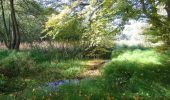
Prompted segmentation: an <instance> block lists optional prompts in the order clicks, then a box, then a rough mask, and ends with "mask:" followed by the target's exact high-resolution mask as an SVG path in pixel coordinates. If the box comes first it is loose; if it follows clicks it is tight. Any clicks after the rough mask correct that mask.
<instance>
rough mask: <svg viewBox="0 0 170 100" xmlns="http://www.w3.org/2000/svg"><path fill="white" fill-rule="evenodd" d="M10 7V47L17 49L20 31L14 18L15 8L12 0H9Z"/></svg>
mask: <svg viewBox="0 0 170 100" xmlns="http://www.w3.org/2000/svg"><path fill="white" fill-rule="evenodd" d="M10 8H11V21H12V33H11V36H12V44H11V46H12V49H16V50H18V49H19V46H20V32H19V27H18V23H17V20H16V15H15V9H14V0H10Z"/></svg>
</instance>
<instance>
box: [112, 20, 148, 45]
mask: <svg viewBox="0 0 170 100" xmlns="http://www.w3.org/2000/svg"><path fill="white" fill-rule="evenodd" d="M146 27H149V24H148V23H146V22H140V21H136V20H129V24H127V25H125V28H124V30H123V31H122V33H121V34H119V35H117V36H116V41H115V43H116V44H117V45H118V46H121V45H127V46H137V45H143V46H145V45H147V44H146V41H145V39H144V38H145V37H144V35H142V34H143V31H144V29H145V28H146Z"/></svg>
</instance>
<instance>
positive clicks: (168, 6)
mask: <svg viewBox="0 0 170 100" xmlns="http://www.w3.org/2000/svg"><path fill="white" fill-rule="evenodd" d="M165 3H166V6H165V9H166V11H167V14H168V21H170V0H166V2H165Z"/></svg>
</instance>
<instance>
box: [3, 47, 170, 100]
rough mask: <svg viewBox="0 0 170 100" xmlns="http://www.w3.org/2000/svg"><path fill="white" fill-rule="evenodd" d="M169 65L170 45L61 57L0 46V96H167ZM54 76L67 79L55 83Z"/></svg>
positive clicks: (65, 99)
mask: <svg viewBox="0 0 170 100" xmlns="http://www.w3.org/2000/svg"><path fill="white" fill-rule="evenodd" d="M73 56H74V55H73ZM169 65H170V53H169V51H162V50H160V49H156V48H126V49H121V48H119V49H118V50H114V51H113V52H112V57H111V59H110V60H105V59H78V58H63V55H61V53H58V52H56V51H55V50H46V49H45V50H42V49H40V50H39V49H34V50H21V51H19V52H17V51H10V50H0V92H1V93H0V99H1V100H21V99H22V100H23V99H25V100H27V99H29V100H42V99H44V100H46V99H48V100H82V99H83V100H84V99H86V100H101V99H106V100H114V99H124V100H128V99H132V100H136V99H139V100H140V99H141V100H143V99H146V100H148V99H151V98H152V99H154V100H160V99H165V100H168V99H169V98H170V85H169V82H170V66H169ZM63 80H65V81H66V82H68V81H69V82H71V83H66V84H63V83H62V82H63ZM72 80H73V81H72ZM74 80H75V81H74ZM53 82H57V86H58V84H63V85H60V86H59V87H55V85H56V84H54V87H51V86H50V85H49V83H53Z"/></svg>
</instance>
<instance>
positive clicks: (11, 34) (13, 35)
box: [0, 0, 20, 50]
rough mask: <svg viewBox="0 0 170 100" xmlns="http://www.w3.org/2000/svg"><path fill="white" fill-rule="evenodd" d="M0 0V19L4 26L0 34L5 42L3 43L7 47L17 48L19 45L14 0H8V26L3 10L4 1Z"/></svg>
mask: <svg viewBox="0 0 170 100" xmlns="http://www.w3.org/2000/svg"><path fill="white" fill-rule="evenodd" d="M0 2H1V11H2V16H3V17H2V19H3V24H4V28H5V32H1V35H2V36H3V40H4V42H5V45H6V46H7V48H8V49H16V50H18V49H19V46H20V31H19V26H18V22H17V19H16V15H15V8H14V0H9V3H10V17H9V21H8V23H9V24H8V25H9V26H8V27H7V21H6V18H7V17H6V16H7V15H6V14H5V10H4V6H3V5H4V1H3V0H0Z"/></svg>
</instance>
